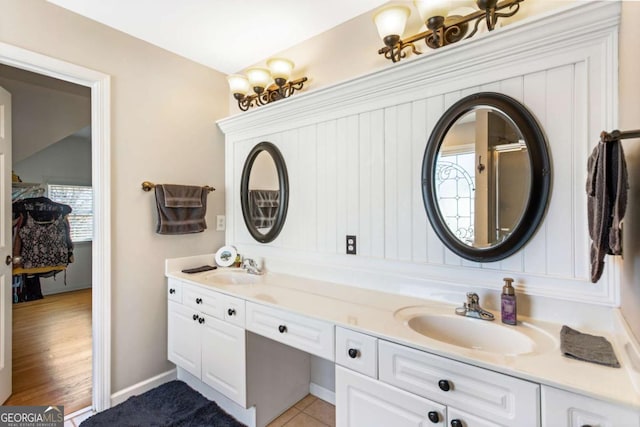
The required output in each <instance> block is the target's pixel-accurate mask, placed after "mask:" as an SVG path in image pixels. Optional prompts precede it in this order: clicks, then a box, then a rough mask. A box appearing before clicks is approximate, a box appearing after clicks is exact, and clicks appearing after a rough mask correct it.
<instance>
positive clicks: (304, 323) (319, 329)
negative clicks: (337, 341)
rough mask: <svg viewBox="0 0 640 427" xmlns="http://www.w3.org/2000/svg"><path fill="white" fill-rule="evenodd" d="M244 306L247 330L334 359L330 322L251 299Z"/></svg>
mask: <svg viewBox="0 0 640 427" xmlns="http://www.w3.org/2000/svg"><path fill="white" fill-rule="evenodd" d="M246 308H247V319H246V328H247V330H249V331H251V332H254V333H256V334H258V335H262V336H265V337H267V338H271V339H272V340H275V341H279V342H281V343H283V344H287V345H289V346H291V347H295V348H297V349H299V350H302V351H305V352H307V353H311V354H315V355H316V356H319V357H322V358H324V359H328V360H334V336H333V335H334V334H333V325H332V324H331V323H327V322H322V321H320V320H316V319H311V318H308V317H304V316H299V315H296V314H291V313H288V312H283V311H281V310H278V309H275V308H271V307H266V306H263V305H259V304H255V303H252V302H247V303H246Z"/></svg>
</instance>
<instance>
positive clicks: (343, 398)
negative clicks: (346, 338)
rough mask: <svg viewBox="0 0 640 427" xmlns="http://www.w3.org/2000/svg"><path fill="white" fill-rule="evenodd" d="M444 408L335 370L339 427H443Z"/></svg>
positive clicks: (346, 370)
mask: <svg viewBox="0 0 640 427" xmlns="http://www.w3.org/2000/svg"><path fill="white" fill-rule="evenodd" d="M446 417H447V409H446V407H445V406H444V405H440V404H438V403H435V402H432V401H430V400H428V399H424V398H422V397H419V396H416V395H414V394H411V393H407V392H406V391H404V390H400V389H397V388H395V387H392V386H390V385H388V384H384V383H382V382H380V381H377V380H374V379H371V378H369V377H366V376H364V375H360V374H358V373H356V372H352V371H350V370H349V369H345V368H343V367H341V366H336V425H337V426H338V427H365V426H366V427H427V426H433V427H444V426H445V425H446V424H445V423H446Z"/></svg>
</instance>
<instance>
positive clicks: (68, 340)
mask: <svg viewBox="0 0 640 427" xmlns="http://www.w3.org/2000/svg"><path fill="white" fill-rule="evenodd" d="M0 86H2V87H3V88H4V89H5V90H7V91H9V92H10V93H11V95H12V104H11V105H12V107H11V108H12V114H11V116H12V136H13V137H12V156H11V159H12V162H11V163H12V164H11V167H12V170H13V177H12V181H13V182H12V202H13V206H14V218H17V217H18V215H20V214H21V217H22V218H23V219H26V218H28V217H30V216H32V215H42V214H43V212H42V211H40V213H38V212H37V211H36V212H33V213H31V212H23V209H24V206H30V205H33V206H34V207H35V206H40V204H41V203H44V205H43V208H51V207H53V206H65V207H67V208H68V209H69V210H71V213H70V214H68V215H66V218H67V221H68V223H69V225H70V227H71V232H70V236H67V237H69V238H70V240H71V241H72V243H70V244H69V245H73V248H69V251H72V252H70V253H71V254H72V255H71V256H72V258H71V257H70V261H71V262H70V263H69V264H68V266H67V268H66V269H65V270H64V271H56V268H59V267H56V266H51V262H49V261H48V262H42V263H41V265H43V267H40V268H33V267H32V268H28V267H27V266H28V265H29V264H27V265H24V266H23V265H21V264H16V263H15V262H14V276H13V281H12V297H13V302H14V306H13V322H12V323H13V339H12V343H13V349H12V359H13V360H12V361H13V366H12V378H13V392H12V395H11V397H10V398H9V400H7V401H6V402H5V404H6V405H12V406H23V405H50V404H54V405H63V406H64V408H65V412H67V413H69V412H75V411H77V410H79V409H83V408H86V407H90V406H91V404H92V400H91V376H92V375H91V374H92V373H91V370H92V366H91V262H92V260H91V246H92V243H91V241H92V228H93V227H92V226H93V219H92V210H91V200H92V195H93V194H92V193H93V190H92V185H91V90H90V89H89V88H87V87H84V86H80V85H76V84H74V83H69V82H65V81H63V80H59V79H55V78H51V77H47V76H43V75H41V74H37V73H33V72H30V71H25V70H21V69H18V68H14V67H10V66H8V65H2V64H0ZM20 207H22V209H21V208H20ZM16 208H17V210H16ZM65 214H66V212H65ZM33 217H34V218H37V216H33ZM56 223H57V222H54V224H42V225H38V223H34V226H33V227H28V226H23V227H22V228H21V230H20V232H19V233H18V232H17V230H15V229H14V233H13V234H14V236H15V235H20V236H22V237H23V239H26V241H29V240H32V239H35V238H36V237H35V236H36V234H37V233H38V232H40V231H43V230H49V229H50V227H51V226H54V227H55V224H56ZM60 224H63V223H60ZM41 229H42V230H41ZM31 231H32V232H31ZM29 236H32V237H29ZM23 242H24V240H23ZM41 244H44V245H45V246H46V247H47V248H49V250H51V251H55V250H56V249H57V248H58V247H59V243H56V240H55V239H52V238H47V239H45V240H40V239H38V247H40V245H41ZM66 247H67V245H66V244H65V245H64V247H63V248H62V250H63V251H64V252H65V253H66V251H67V250H66ZM25 251H26V252H25ZM22 252H23V259H24V257H26V256H28V257H29V258H31V257H32V256H34V255H35V254H36V253H37V250H36V247H30V246H29V245H26V246H25V245H22ZM14 255H17V253H15V252H14ZM65 258H66V256H65ZM20 267H27V268H26V271H22V269H21V268H20ZM16 268H17V269H16ZM49 268H50V269H49ZM29 270H30V271H29ZM43 298H44V299H43Z"/></svg>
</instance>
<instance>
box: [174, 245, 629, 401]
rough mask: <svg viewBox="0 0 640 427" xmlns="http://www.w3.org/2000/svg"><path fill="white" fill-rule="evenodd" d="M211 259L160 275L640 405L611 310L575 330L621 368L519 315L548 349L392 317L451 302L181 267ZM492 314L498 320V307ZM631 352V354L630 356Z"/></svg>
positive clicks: (622, 333)
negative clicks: (506, 346)
mask: <svg viewBox="0 0 640 427" xmlns="http://www.w3.org/2000/svg"><path fill="white" fill-rule="evenodd" d="M211 259H212V258H211V255H206V256H199V257H188V258H178V259H173V260H167V263H166V272H165V273H166V276H167V277H172V278H175V279H179V280H181V281H185V282H188V283H193V284H196V285H202V286H205V287H207V288H210V289H214V290H216V291H219V292H222V293H225V294H228V295H232V296H235V297H239V298H242V299H245V300H247V301H253V302H256V303H259V304H264V305H269V306H272V307H276V308H281V309H285V310H287V311H290V312H292V313H297V314H301V315H305V316H308V317H312V318H316V319H319V320H324V321H327V322H331V323H333V324H335V325H337V326H344V327H346V328H349V329H353V330H357V331H360V332H363V333H366V334H369V335H373V336H376V337H379V338H381V339H386V340H389V341H393V342H396V343H399V344H404V345H407V346H410V347H413V348H416V349H419V350H424V351H427V352H430V353H434V354H438V355H441V356H444V357H448V358H451V359H455V360H458V361H461V362H466V363H469V364H472V365H475V366H479V367H482V368H487V369H491V370H493V371H496V372H501V373H505V374H509V375H513V376H516V377H519V378H522V379H526V380H530V381H534V382H538V383H541V384H546V385H550V386H555V387H559V388H562V389H565V390H569V391H573V392H577V393H580V394H583V395H587V396H591V397H595V398H598V399H602V400H606V401H609V402H613V403H617V404H623V405H626V406H630V407H633V408H638V409H640V366H639V364H640V363H639V361H638V359H637V357H638V356H634V355H635V354H637V351H638V345H637V343H636V342H634V341H633V339H632V338H631V334H630V332H629V331H628V330H627V329H626V325H625V324H624V321H623V320H622V317H621V316H620V315H619V312H617V313H613V315H614V317H615V318H616V319H617V320H618V324H619V328H617V330H615V331H606V330H605V331H593V330H589V331H587V330H583V329H581V332H586V333H590V334H594V335H601V336H604V337H605V338H607V339H608V340H609V342H611V343H612V345H613V347H614V350H615V353H616V356H617V357H618V360H619V361H620V364H621V365H622V367H621V368H610V367H606V366H600V365H597V364H593V363H587V362H583V361H578V360H574V359H569V358H567V357H564V356H562V354H561V352H560V339H559V337H560V329H561V327H562V325H561V324H558V323H550V322H544V321H542V320H539V319H532V318H526V317H522V316H518V321H519V323H520V322H526V323H529V324H530V325H532V326H533V327H534V328H536V329H538V330H541V331H543V332H545V333H546V334H547V335H548V336H549V337H551V338H552V339H553V342H554V344H553V346H552V348H551V349H550V350H548V351H545V352H542V353H541V354H537V353H535V352H534V353H529V354H522V355H516V356H513V355H501V354H494V353H490V352H485V351H482V350H474V349H467V348H463V347H458V346H455V345H451V344H447V343H445V342H441V341H438V340H435V339H431V338H428V337H425V336H423V335H421V334H419V333H417V332H415V331H413V330H412V329H410V328H409V327H408V326H407V325H406V322H403V321H402V319H399V316H397V315H396V313H397V312H398V311H399V310H401V309H403V308H407V307H413V306H422V307H424V309H425V310H426V311H428V312H431V311H433V312H443V311H444V312H448V311H450V312H451V313H453V311H454V309H455V307H456V306H455V305H450V304H445V303H442V302H438V301H432V300H426V299H420V298H413V297H408V296H402V295H396V294H391V293H383V292H379V291H374V290H368V289H363V288H356V287H353V286H345V285H340V284H335V283H330V282H324V281H318V280H313V279H308V278H304V277H297V276H291V275H286V274H279V273H267V274H264V275H262V276H256V277H258V278H259V279H258V280H259V283H255V284H221V283H216V282H214V280H212V275H213V274H216V273H219V272H224V271H226V270H227V269H224V268H218V269H217V270H215V271H209V272H204V273H196V274H185V273H182V272H181V271H180V270H182V269H184V268H188V267H195V266H199V265H203V264H207V263H210V261H211ZM614 311H617V310H614ZM493 313H494V315H496V321H497V322H499V318H500V316H499V313H495V312H493ZM477 321H478V322H483V321H482V320H477ZM569 326H571V325H569ZM505 327H507V328H517V326H516V327H513V326H506V325H505ZM634 357H635V358H636V359H635V360H632V358H634ZM634 364H635V366H634Z"/></svg>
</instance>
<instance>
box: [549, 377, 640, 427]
mask: <svg viewBox="0 0 640 427" xmlns="http://www.w3.org/2000/svg"><path fill="white" fill-rule="evenodd" d="M584 426H590V427H639V426H640V411H637V410H636V411H634V410H632V409H627V408H622V407H620V406H616V405H612V404H610V403H606V402H602V401H600V400H597V399H592V398H590V397H586V396H581V395H578V394H574V393H569V392H567V391H564V390H558V389H556V388H553V387H547V386H542V427H584Z"/></svg>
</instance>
